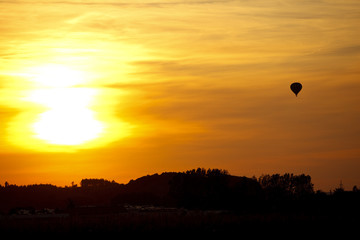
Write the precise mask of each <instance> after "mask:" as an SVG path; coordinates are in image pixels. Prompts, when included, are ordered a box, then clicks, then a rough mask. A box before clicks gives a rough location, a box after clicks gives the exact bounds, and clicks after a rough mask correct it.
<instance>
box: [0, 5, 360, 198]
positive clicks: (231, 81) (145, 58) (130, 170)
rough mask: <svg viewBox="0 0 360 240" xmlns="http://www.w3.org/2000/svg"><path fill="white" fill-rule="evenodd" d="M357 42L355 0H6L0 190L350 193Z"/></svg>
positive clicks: (0, 38)
mask: <svg viewBox="0 0 360 240" xmlns="http://www.w3.org/2000/svg"><path fill="white" fill-rule="evenodd" d="M359 29H360V2H359V1H358V0H324V1H307V0H274V1H268V0H252V1H245V0H239V1H229V0H219V1H209V0H166V1H165V0H136V1H134V0H133V1H130V0H129V1H127V0H124V1H118V0H102V1H96V0H90V1H86V0H84V1H80V0H67V1H52V0H49V1H36V0H24V1H22V0H19V1H0V32H1V35H0V61H1V62H0V92H1V94H0V120H1V121H0V126H1V128H0V133H1V138H0V183H1V184H3V183H4V182H5V181H8V182H9V183H14V184H32V183H52V184H57V185H62V186H63V185H70V184H71V182H72V181H74V182H75V183H78V182H80V180H81V179H82V178H105V179H109V180H113V179H114V180H115V181H117V182H124V183H125V182H127V181H129V180H130V179H132V178H137V177H140V176H142V175H146V174H153V173H161V172H163V171H184V170H187V169H191V168H197V167H204V168H222V169H227V170H228V171H229V172H230V173H231V174H233V175H240V176H248V177H251V176H253V175H255V176H257V177H259V176H260V175H261V174H263V173H264V174H267V173H269V174H272V173H285V172H291V173H295V174H300V173H305V174H309V175H311V176H312V179H313V182H314V184H315V188H316V189H323V190H325V191H328V190H330V189H334V188H335V187H338V186H339V183H340V181H342V183H343V185H344V186H345V188H347V189H351V188H352V187H353V186H354V185H358V186H359V185H360V125H359V122H360V107H359V103H360V94H359V90H360V68H359V66H360V44H359V39H360V32H359ZM295 81H298V82H301V83H302V84H303V90H302V91H301V92H300V94H299V96H298V97H297V98H296V97H295V96H294V94H293V93H292V92H291V91H290V88H289V86H290V84H291V83H292V82H295Z"/></svg>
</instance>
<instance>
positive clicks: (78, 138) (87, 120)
mask: <svg viewBox="0 0 360 240" xmlns="http://www.w3.org/2000/svg"><path fill="white" fill-rule="evenodd" d="M84 76H85V74H84V73H83V72H81V71H77V70H74V69H71V68H69V67H67V66H63V65H54V64H51V65H44V66H40V67H36V68H34V69H33V75H32V78H31V81H33V82H34V83H35V85H36V89H33V90H32V91H31V93H30V94H29V96H28V97H27V99H26V100H28V101H30V102H34V103H37V104H40V105H43V106H44V107H45V108H46V111H44V112H42V113H40V114H38V116H37V118H36V121H35V122H34V123H33V124H32V126H31V127H32V131H33V132H34V137H36V138H38V139H41V140H43V141H46V142H47V143H48V144H54V145H69V146H70V145H80V144H84V143H86V142H88V141H91V140H93V139H96V138H98V137H99V136H100V135H101V133H102V132H103V129H104V124H103V123H101V122H100V121H99V120H97V119H96V113H95V112H94V111H93V110H92V109H91V108H90V105H91V102H92V101H93V100H94V96H95V95H96V90H95V89H91V88H83V87H82V88H80V87H75V86H76V85H78V84H81V83H84V82H85V77H84Z"/></svg>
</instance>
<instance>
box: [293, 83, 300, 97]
mask: <svg viewBox="0 0 360 240" xmlns="http://www.w3.org/2000/svg"><path fill="white" fill-rule="evenodd" d="M290 89H291V91H293V92H294V93H295V96H297V95H298V93H299V92H300V91H301V89H302V85H301V83H298V82H294V83H293V84H291V85H290Z"/></svg>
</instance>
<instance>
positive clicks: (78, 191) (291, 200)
mask: <svg viewBox="0 0 360 240" xmlns="http://www.w3.org/2000/svg"><path fill="white" fill-rule="evenodd" d="M359 200H360V191H359V190H358V189H357V187H354V188H353V191H342V190H336V191H334V192H333V193H332V194H325V193H324V192H321V191H317V192H314V189H313V184H312V182H311V177H310V176H309V175H305V174H301V175H294V174H289V173H286V174H283V175H280V174H273V175H262V176H260V177H259V178H258V179H257V178H255V177H253V178H247V177H238V176H232V175H230V174H229V173H228V171H226V170H222V169H207V170H206V169H204V168H197V169H192V170H188V171H185V172H164V173H162V174H154V175H147V176H144V177H141V178H138V179H136V180H131V181H130V182H129V183H128V184H119V183H116V182H115V181H108V180H105V179H83V180H81V182H80V186H79V187H78V186H77V185H75V184H73V183H72V186H71V187H57V186H54V185H50V184H40V185H27V186H16V185H11V184H9V183H6V184H5V186H0V212H2V213H9V212H11V209H15V208H33V209H40V208H53V209H65V210H66V209H67V210H68V211H72V210H73V209H76V208H77V207H80V206H88V205H94V206H120V205H126V204H130V205H131V204H133V205H134V204H135V205H136V204H138V205H161V206H169V207H178V208H187V209H204V210H205V209H221V210H228V211H234V212H238V213H254V212H255V213H259V212H273V211H275V212H278V211H283V212H302V213H318V214H319V213H321V214H324V213H326V212H329V210H330V209H331V211H332V212H333V213H334V212H336V213H338V214H340V213H341V212H342V211H343V210H344V209H345V210H346V211H348V212H359V208H358V206H357V204H358V203H359ZM355 206H356V207H355ZM355 208H356V209H355ZM354 209H355V210H354Z"/></svg>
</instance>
